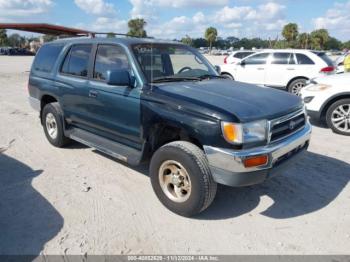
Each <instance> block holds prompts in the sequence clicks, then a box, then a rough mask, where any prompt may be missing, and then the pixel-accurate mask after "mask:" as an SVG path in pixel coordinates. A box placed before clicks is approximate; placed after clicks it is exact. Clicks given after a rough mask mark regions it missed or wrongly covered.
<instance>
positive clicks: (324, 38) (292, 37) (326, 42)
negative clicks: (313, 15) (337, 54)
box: [181, 23, 350, 50]
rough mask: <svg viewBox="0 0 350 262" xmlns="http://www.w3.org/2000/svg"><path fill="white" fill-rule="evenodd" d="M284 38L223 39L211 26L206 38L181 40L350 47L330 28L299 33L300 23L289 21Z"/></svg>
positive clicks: (201, 43)
mask: <svg viewBox="0 0 350 262" xmlns="http://www.w3.org/2000/svg"><path fill="white" fill-rule="evenodd" d="M281 34H282V36H283V39H279V37H276V39H261V38H258V37H256V38H242V39H239V38H237V37H227V38H226V39H222V38H219V37H218V31H217V29H216V28H213V27H209V28H207V29H206V31H205V33H204V38H191V37H190V36H188V35H187V36H186V37H183V38H182V39H181V42H183V43H185V44H187V45H191V46H193V47H196V48H198V47H209V49H211V48H212V46H215V47H217V48H220V49H227V48H231V47H232V48H242V47H243V48H245V49H252V48H253V47H255V48H282V49H283V48H301V49H314V50H342V49H350V41H347V42H341V41H340V40H338V39H336V38H335V37H332V36H330V35H329V33H328V30H326V29H318V30H314V31H312V32H311V33H306V32H303V33H299V28H298V25H297V24H295V23H289V24H287V25H285V26H284V27H283V30H282V32H281Z"/></svg>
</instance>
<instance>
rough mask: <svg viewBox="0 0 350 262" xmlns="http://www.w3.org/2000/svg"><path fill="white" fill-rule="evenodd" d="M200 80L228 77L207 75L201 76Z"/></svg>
mask: <svg viewBox="0 0 350 262" xmlns="http://www.w3.org/2000/svg"><path fill="white" fill-rule="evenodd" d="M198 78H200V79H201V80H203V79H213V78H218V79H226V77H224V76H218V75H209V74H207V75H201V76H200V77H198Z"/></svg>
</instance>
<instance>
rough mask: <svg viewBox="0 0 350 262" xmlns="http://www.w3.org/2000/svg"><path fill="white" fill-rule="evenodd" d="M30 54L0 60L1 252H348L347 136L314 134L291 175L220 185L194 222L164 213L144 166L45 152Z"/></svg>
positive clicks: (70, 151) (80, 153) (78, 150)
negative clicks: (31, 92) (32, 103)
mask: <svg viewBox="0 0 350 262" xmlns="http://www.w3.org/2000/svg"><path fill="white" fill-rule="evenodd" d="M31 59H32V58H30V57H0V89H1V92H0V119H1V123H0V151H1V153H0V196H1V197H0V254H4V253H5V254H28V253H29V254H38V253H40V252H42V253H43V254H84V253H86V252H87V253H88V254H165V253H167V254H169V253H171V254H199V253H201V254H203V253H206V254H337V253H338V254H349V253H350V208H349V203H350V185H349V180H350V138H349V137H344V136H339V135H335V134H333V133H332V132H331V131H330V130H329V129H326V128H323V127H316V126H315V127H314V129H313V137H312V142H311V146H310V150H309V152H308V153H306V155H305V156H304V157H303V159H302V161H301V162H300V163H298V164H297V165H296V166H294V167H292V168H291V169H290V170H289V171H288V172H286V173H285V174H283V175H281V176H279V177H276V178H275V179H273V180H270V181H268V182H266V183H264V184H262V185H258V186H253V187H247V188H238V189H235V188H230V187H224V186H220V187H219V191H218V194H217V197H216V199H215V201H214V203H213V205H212V206H211V207H210V208H209V209H208V210H207V211H205V212H204V213H203V214H201V215H200V216H199V217H197V218H193V219H188V218H182V217H179V216H177V215H175V214H172V213H170V212H169V211H168V210H167V209H165V208H164V207H163V206H162V205H161V204H160V202H159V201H158V200H157V198H156V196H155V195H154V194H153V192H152V188H151V185H150V182H149V179H148V177H147V166H142V167H139V168H130V167H128V166H127V165H124V164H122V163H120V162H118V161H116V160H113V159H111V158H109V157H106V156H104V155H102V154H100V153H98V152H96V151H94V150H92V149H90V148H87V147H85V146H82V145H80V144H78V143H74V144H72V145H71V146H70V147H69V148H66V149H57V148H54V147H52V146H50V145H49V143H48V142H47V141H46V138H45V136H44V134H43V131H42V128H41V125H40V123H39V119H38V117H37V113H36V112H34V111H32V109H31V108H30V107H29V105H28V103H27V89H26V85H27V79H28V70H29V67H30V63H31Z"/></svg>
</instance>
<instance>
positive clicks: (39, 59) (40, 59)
mask: <svg viewBox="0 0 350 262" xmlns="http://www.w3.org/2000/svg"><path fill="white" fill-rule="evenodd" d="M62 48H63V45H58V44H50V45H44V46H42V47H41V48H40V50H39V52H38V54H37V55H36V57H35V61H34V64H33V69H34V70H36V71H40V72H45V73H50V72H51V71H52V68H53V66H54V65H55V63H56V60H57V58H58V56H59V54H60V53H61V51H62Z"/></svg>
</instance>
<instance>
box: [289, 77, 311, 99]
mask: <svg viewBox="0 0 350 262" xmlns="http://www.w3.org/2000/svg"><path fill="white" fill-rule="evenodd" d="M306 81H307V80H306V79H304V78H299V79H295V80H294V81H292V82H291V83H290V84H289V85H288V92H289V93H292V94H294V95H299V92H300V90H301V89H302V88H303V87H304V86H306Z"/></svg>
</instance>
